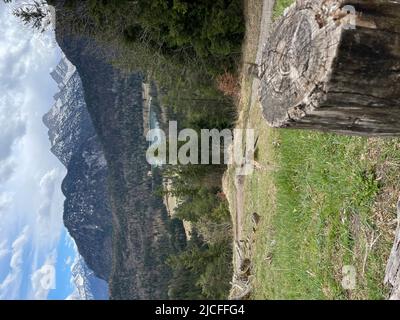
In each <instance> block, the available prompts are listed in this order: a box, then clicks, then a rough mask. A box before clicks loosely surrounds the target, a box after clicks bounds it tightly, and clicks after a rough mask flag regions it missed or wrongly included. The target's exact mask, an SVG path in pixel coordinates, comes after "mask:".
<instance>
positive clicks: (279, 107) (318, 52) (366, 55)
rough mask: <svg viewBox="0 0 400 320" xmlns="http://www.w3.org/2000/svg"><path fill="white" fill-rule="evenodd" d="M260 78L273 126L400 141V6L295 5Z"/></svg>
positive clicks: (277, 26) (354, 2) (360, 0)
mask: <svg viewBox="0 0 400 320" xmlns="http://www.w3.org/2000/svg"><path fill="white" fill-rule="evenodd" d="M353 9H354V10H353ZM259 78H260V80H261V82H260V91H259V96H260V102H261V106H262V109H263V115H264V118H265V119H266V121H267V122H268V124H269V125H271V126H273V127H289V128H306V129H316V130H321V131H333V132H339V133H345V134H355V135H400V0H344V1H337V0H302V1H297V2H296V3H295V4H293V5H292V6H291V7H289V8H288V9H287V10H286V12H285V14H284V15H283V16H282V17H281V18H280V19H279V20H278V21H276V22H275V23H274V25H273V26H272V29H271V33H270V35H269V37H268V40H267V41H266V43H265V46H264V48H263V53H262V58H261V63H260V66H259Z"/></svg>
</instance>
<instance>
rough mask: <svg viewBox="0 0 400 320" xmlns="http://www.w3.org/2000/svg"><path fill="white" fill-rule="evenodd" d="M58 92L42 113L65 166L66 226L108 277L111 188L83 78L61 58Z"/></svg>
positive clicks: (85, 255) (93, 266) (95, 268)
mask: <svg viewBox="0 0 400 320" xmlns="http://www.w3.org/2000/svg"><path fill="white" fill-rule="evenodd" d="M52 76H53V78H54V79H55V81H56V82H57V83H58V86H59V88H60V92H58V93H57V94H56V95H55V99H56V102H55V104H54V106H53V107H52V108H51V110H50V111H49V112H48V113H47V114H46V115H45V116H44V117H43V122H44V123H45V125H46V126H47V127H48V128H49V138H50V141H51V150H52V152H53V153H54V154H55V155H56V156H57V158H58V159H59V160H60V161H61V162H62V163H63V164H64V166H65V167H66V168H67V170H68V173H67V176H66V177H65V179H64V181H63V184H62V190H63V193H64V195H65V197H66V200H65V203H64V224H65V226H66V227H67V229H68V231H69V233H70V234H71V236H72V237H73V238H74V240H75V242H76V245H77V247H78V250H79V253H80V254H81V255H82V256H83V258H84V259H85V261H86V263H87V265H88V266H89V268H90V269H92V270H93V271H94V273H95V274H96V276H98V277H99V278H101V279H104V280H108V278H109V276H110V272H111V257H112V252H111V251H112V221H111V220H112V219H111V210H110V205H109V200H108V192H107V186H106V185H107V163H106V160H105V158H104V153H103V150H102V147H101V144H100V143H99V141H98V139H97V135H96V132H95V130H94V127H93V125H92V121H91V119H90V116H89V114H88V112H87V109H86V103H85V100H84V94H83V87H82V82H81V79H80V77H79V74H78V73H77V72H76V69H75V67H74V66H73V65H72V64H71V63H70V62H69V61H68V60H67V59H63V60H62V61H61V62H60V64H59V65H58V66H57V68H56V70H55V71H54V72H52Z"/></svg>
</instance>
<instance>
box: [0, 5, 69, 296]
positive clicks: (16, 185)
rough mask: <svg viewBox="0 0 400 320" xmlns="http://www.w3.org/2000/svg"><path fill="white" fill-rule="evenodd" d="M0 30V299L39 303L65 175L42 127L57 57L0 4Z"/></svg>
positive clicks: (57, 233)
mask: <svg viewBox="0 0 400 320" xmlns="http://www.w3.org/2000/svg"><path fill="white" fill-rule="evenodd" d="M0 30H1V32H0V299H15V298H18V299H25V298H38V299H39V298H40V299H42V298H46V297H47V294H48V290H43V288H42V287H41V286H39V284H40V283H42V282H43V281H42V280H43V277H41V275H43V272H44V271H45V269H46V265H54V263H55V260H56V257H57V251H56V249H57V247H58V244H59V241H60V235H61V232H62V227H63V221H62V211H63V201H64V197H63V195H62V193H61V181H62V177H63V176H64V175H65V170H64V168H62V165H61V164H60V163H59V161H58V160H57V159H55V157H54V156H53V155H51V153H50V151H49V149H50V144H49V140H48V137H47V129H46V128H45V127H44V125H43V123H42V120H41V119H42V115H43V114H44V113H45V112H47V111H48V109H49V108H50V107H51V105H52V103H53V98H52V97H53V95H54V93H55V92H56V90H57V86H56V84H55V83H54V81H53V80H52V79H51V78H50V75H49V70H50V69H51V68H53V67H55V65H56V64H57V62H58V60H59V59H60V51H59V49H55V48H52V45H53V43H52V42H51V41H49V39H50V38H51V37H52V35H49V34H47V35H45V37H44V38H40V37H42V36H43V35H40V36H39V35H37V34H33V33H32V31H31V30H30V29H29V28H26V27H23V26H22V25H21V23H20V21H18V20H17V19H16V18H15V17H13V16H12V15H11V14H10V12H9V10H8V9H7V7H6V5H5V4H4V3H3V1H1V0H0ZM50 36H51V37H50ZM25 226H29V227H25ZM13 239H15V240H14V241H13ZM52 259H53V260H52Z"/></svg>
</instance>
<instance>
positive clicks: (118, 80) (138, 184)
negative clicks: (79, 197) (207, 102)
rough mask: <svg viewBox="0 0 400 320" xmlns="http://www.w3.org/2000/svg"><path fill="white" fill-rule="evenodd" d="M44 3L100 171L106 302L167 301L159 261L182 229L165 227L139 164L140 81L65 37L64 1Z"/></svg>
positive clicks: (92, 44) (83, 42) (156, 181)
mask: <svg viewBox="0 0 400 320" xmlns="http://www.w3.org/2000/svg"><path fill="white" fill-rule="evenodd" d="M52 4H53V5H55V6H56V9H57V11H58V12H59V13H61V14H59V18H58V19H57V28H56V36H57V41H58V43H59V45H60V47H61V49H62V50H63V52H64V53H65V55H66V56H67V58H68V59H69V60H70V61H71V62H72V63H73V64H74V65H75V66H76V68H77V70H78V72H79V75H80V77H81V79H82V84H83V88H84V95H85V101H86V104H87V108H88V111H89V114H90V116H91V119H92V122H93V125H94V127H95V130H96V132H97V134H98V137H99V140H100V141H101V144H102V147H103V150H104V154H105V158H106V160H107V165H108V181H109V196H110V201H111V209H112V216H113V235H114V239H113V268H112V272H111V277H110V281H109V283H110V298H112V299H161V298H167V297H168V283H169V280H170V277H171V271H170V269H169V267H168V266H167V264H166V259H167V257H168V256H169V255H170V254H171V253H175V252H176V251H177V250H178V248H177V247H175V244H174V243H175V241H174V240H175V239H176V238H178V237H179V236H180V235H182V234H184V230H183V227H182V225H181V224H179V223H173V224H172V223H171V221H170V218H169V217H168V213H167V211H166V208H165V206H164V204H163V202H162V198H161V197H160V196H157V195H155V194H154V192H153V191H154V188H155V187H156V186H157V185H160V184H161V177H160V176H159V175H158V173H157V169H153V172H152V175H150V174H149V172H150V170H152V168H151V166H150V165H149V164H148V163H147V161H146V150H147V147H148V142H147V141H146V139H145V137H144V128H143V119H144V115H143V101H142V99H143V97H142V81H143V79H142V76H141V75H140V74H139V73H133V74H123V73H121V72H120V71H118V70H117V69H115V68H114V67H113V66H112V65H111V64H109V63H107V62H106V61H105V59H104V58H102V57H101V55H100V54H99V52H102V51H103V49H104V48H103V47H101V46H99V45H98V44H97V43H96V41H94V40H93V39H91V38H85V37H82V36H76V35H71V34H67V33H66V31H65V30H66V29H68V26H65V25H62V24H63V20H62V17H63V15H62V10H63V4H64V2H63V1H52ZM60 26H61V27H60ZM183 237H184V236H183Z"/></svg>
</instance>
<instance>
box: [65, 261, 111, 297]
mask: <svg viewBox="0 0 400 320" xmlns="http://www.w3.org/2000/svg"><path fill="white" fill-rule="evenodd" d="M71 272H72V277H73V282H74V285H75V287H76V291H75V292H74V293H73V294H72V295H71V296H70V297H69V298H68V299H74V300H108V285H107V282H105V281H104V280H101V279H99V278H97V277H96V276H95V275H94V273H93V271H92V270H90V269H89V268H88V266H87V265H86V263H85V261H84V260H83V259H82V257H81V256H78V257H77V258H76V259H75V261H74V262H73V264H72V266H71Z"/></svg>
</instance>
